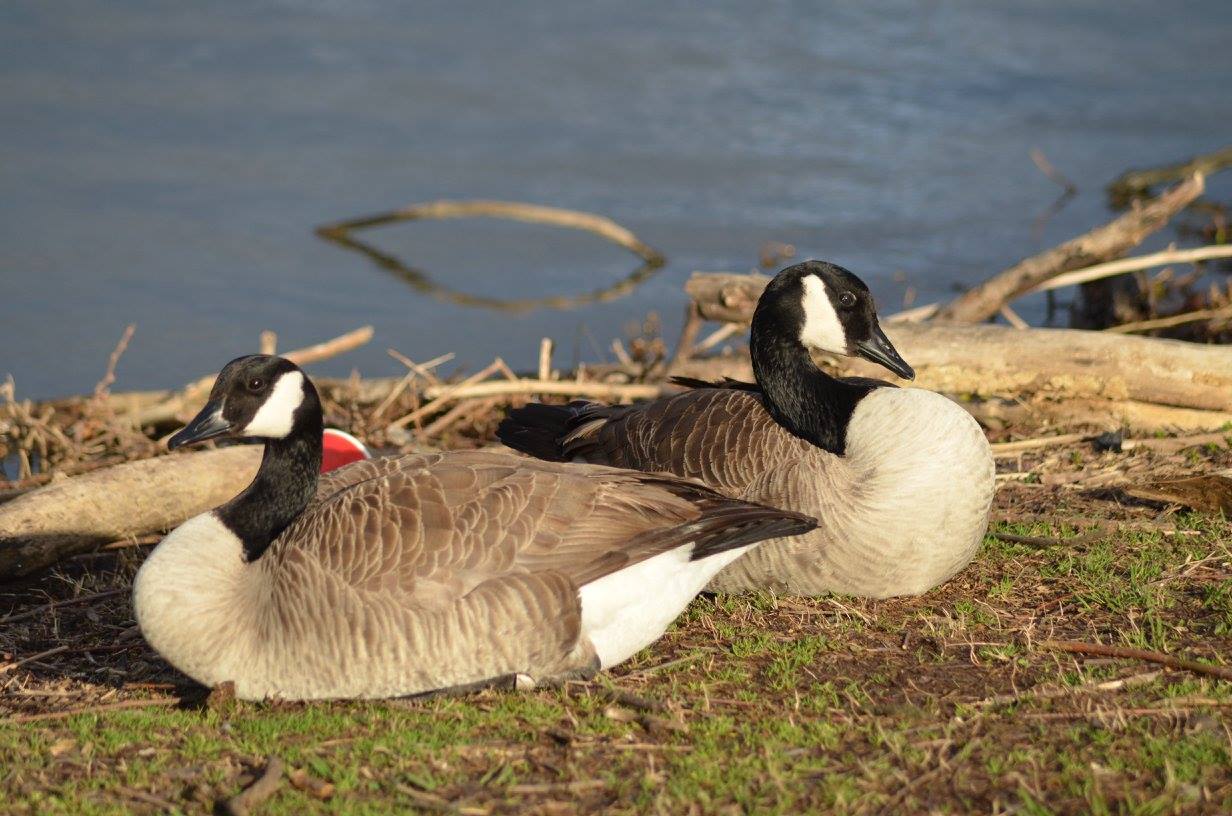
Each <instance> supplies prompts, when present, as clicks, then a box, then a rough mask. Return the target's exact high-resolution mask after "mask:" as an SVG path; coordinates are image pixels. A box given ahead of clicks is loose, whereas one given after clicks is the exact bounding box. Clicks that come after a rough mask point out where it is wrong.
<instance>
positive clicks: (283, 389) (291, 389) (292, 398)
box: [243, 371, 304, 439]
mask: <svg viewBox="0 0 1232 816" xmlns="http://www.w3.org/2000/svg"><path fill="white" fill-rule="evenodd" d="M303 401H304V375H303V374H301V373H300V372H298V371H291V372H289V373H287V374H283V375H282V376H281V377H279V378H278V380H277V381H276V382H275V383H274V387H273V389H272V390H271V391H270V395H269V396H268V397H266V399H265V402H264V403H263V404H262V405H261V407H260V409H258V411H257V415H256V416H254V417H253V418H252V421H251V422H249V423H248V424H247V425H246V426H244V433H243V435H244V436H263V437H267V438H271V439H282V438H283V437H286V436H287V435H289V434H290V433H291V426H292V425H294V424H295V409H296V408H299V406H300V403H301V402H303Z"/></svg>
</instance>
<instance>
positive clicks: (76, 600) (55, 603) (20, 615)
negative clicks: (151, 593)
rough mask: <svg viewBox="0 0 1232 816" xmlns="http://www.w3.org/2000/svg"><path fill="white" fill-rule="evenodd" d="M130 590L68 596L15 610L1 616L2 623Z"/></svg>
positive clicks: (10, 622) (99, 599)
mask: <svg viewBox="0 0 1232 816" xmlns="http://www.w3.org/2000/svg"><path fill="white" fill-rule="evenodd" d="M130 591H131V590H128V589H108V590H106V591H105V592H93V593H91V594H89V595H82V596H80V597H77V598H68V599H66V600H63V601H52V602H51V603H47V604H43V605H42V606H36V607H34V608H33V609H27V610H26V611H25V612H14V613H13V614H11V615H7V616H5V617H3V618H0V624H4V625H9V624H13V623H16V622H17V621H20V620H25V619H26V618H33V617H37V616H38V615H42V614H43V613H44V612H50V611H51V610H53V609H59V608H60V607H62V606H76V605H77V604H83V603H90V602H92V601H101V600H102V599H103V598H114V597H115V596H116V595H123V594H124V593H126V592H130Z"/></svg>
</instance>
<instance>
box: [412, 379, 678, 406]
mask: <svg viewBox="0 0 1232 816" xmlns="http://www.w3.org/2000/svg"><path fill="white" fill-rule="evenodd" d="M665 388H667V387H665V386H664V385H655V384H650V383H605V382H577V381H576V380H517V381H514V382H510V381H508V380H493V381H490V382H478V383H468V384H465V385H461V384H460V385H459V386H458V387H456V388H454V389H451V390H445V389H443V388H442V389H431V388H430V389H428V392H427V393H428V396H429V397H431V396H432V395H433V394H434V393H439V394H442V396H441V397H438V398H437V400H434V402H435V401H440V400H441V399H445V398H448V399H476V398H479V397H496V396H506V395H513V394H558V395H561V396H567V397H569V396H576V397H592V398H594V399H601V400H621V401H625V400H639V399H655V398H656V397H660V396H662V395H663V394H664V393H665ZM425 407H427V406H425Z"/></svg>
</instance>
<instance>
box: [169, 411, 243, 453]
mask: <svg viewBox="0 0 1232 816" xmlns="http://www.w3.org/2000/svg"><path fill="white" fill-rule="evenodd" d="M229 430H231V423H230V422H228V421H227V420H225V419H223V418H222V402H221V401H219V400H210V401H209V402H207V403H206V404H205V407H204V408H202V409H201V412H200V413H199V414H197V415H196V416H195V417H193V420H192V422H190V423H188V425H186V426H185V427H184V428H183V430H181V431H180V432H179V433H177V434H176V435H175V436H173V437H171V438H170V439H168V440H167V447H168V448H169V449H171V450H175V449H176V448H179V447H182V446H184V445H191V444H192V443H193V442H204V441H205V440H207V439H213V438H214V437H216V436H222V435H223V434H225V433H226V432H227V431H229Z"/></svg>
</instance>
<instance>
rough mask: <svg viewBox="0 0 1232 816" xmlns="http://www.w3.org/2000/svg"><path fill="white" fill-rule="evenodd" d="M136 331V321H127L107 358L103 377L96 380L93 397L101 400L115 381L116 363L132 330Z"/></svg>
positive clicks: (131, 335)
mask: <svg viewBox="0 0 1232 816" xmlns="http://www.w3.org/2000/svg"><path fill="white" fill-rule="evenodd" d="M135 331H137V324H136V323H129V324H128V326H126V327H125V328H124V333H123V334H122V335H120V341H119V342H118V343H116V347H115V349H114V350H113V351H112V352H111V356H110V357H108V358H107V371H106V373H104V374H103V378H102V379H101V380H99V381H98V385H96V386H94V399H96V400H102V399H104V398H105V397H106V396H107V391H108V389H110V388H111V384H112V383H113V382H115V370H116V363H118V362H120V357H121V356H122V355H123V354H124V350H125V349H127V348H128V341H129V340H132V339H133V332H135Z"/></svg>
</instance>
